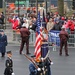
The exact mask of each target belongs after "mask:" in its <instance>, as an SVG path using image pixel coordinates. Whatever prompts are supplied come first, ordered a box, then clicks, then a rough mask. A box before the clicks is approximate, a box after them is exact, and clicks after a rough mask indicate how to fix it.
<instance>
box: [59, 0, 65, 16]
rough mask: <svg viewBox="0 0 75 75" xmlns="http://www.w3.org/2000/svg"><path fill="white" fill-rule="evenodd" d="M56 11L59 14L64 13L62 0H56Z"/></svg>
mask: <svg viewBox="0 0 75 75" xmlns="http://www.w3.org/2000/svg"><path fill="white" fill-rule="evenodd" d="M58 12H59V14H60V15H61V16H63V15H64V0H58Z"/></svg>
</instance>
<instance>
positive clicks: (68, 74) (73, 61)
mask: <svg viewBox="0 0 75 75" xmlns="http://www.w3.org/2000/svg"><path fill="white" fill-rule="evenodd" d="M4 31H5V34H6V35H7V38H8V46H7V48H6V50H7V51H8V50H11V51H12V54H13V56H12V59H13V63H14V65H13V68H14V73H15V75H29V69H28V67H29V64H30V61H28V59H27V58H26V57H25V56H24V55H20V54H19V48H20V42H19V41H13V34H12V29H11V28H9V29H6V30H4ZM49 49H50V55H49V57H50V58H51V59H52V61H53V63H54V64H53V65H51V72H52V75H74V74H75V49H74V48H69V55H70V56H68V57H66V56H65V53H64V50H63V55H62V56H59V48H57V50H56V51H53V49H52V47H50V48H49ZM23 52H24V53H25V47H24V50H23ZM30 53H31V55H33V53H34V46H33V44H30ZM31 55H29V56H31ZM5 60H6V56H5V58H1V57H0V75H3V72H4V69H5Z"/></svg>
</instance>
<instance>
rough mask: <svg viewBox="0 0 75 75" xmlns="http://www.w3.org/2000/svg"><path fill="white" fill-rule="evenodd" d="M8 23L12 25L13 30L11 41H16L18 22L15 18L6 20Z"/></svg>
mask: <svg viewBox="0 0 75 75" xmlns="http://www.w3.org/2000/svg"><path fill="white" fill-rule="evenodd" d="M8 21H9V22H11V23H12V29H13V41H15V40H16V29H17V27H18V25H19V21H18V20H17V17H15V18H14V19H11V18H8Z"/></svg>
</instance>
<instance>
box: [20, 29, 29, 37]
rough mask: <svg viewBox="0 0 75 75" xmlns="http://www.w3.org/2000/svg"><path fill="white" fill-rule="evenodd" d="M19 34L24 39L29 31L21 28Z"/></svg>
mask: <svg viewBox="0 0 75 75" xmlns="http://www.w3.org/2000/svg"><path fill="white" fill-rule="evenodd" d="M20 33H21V37H26V36H29V35H30V31H29V30H28V29H27V28H21V30H20Z"/></svg>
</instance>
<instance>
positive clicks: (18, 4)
mask: <svg viewBox="0 0 75 75" xmlns="http://www.w3.org/2000/svg"><path fill="white" fill-rule="evenodd" d="M19 13H20V11H19V0H18V17H19V15H20V14H19Z"/></svg>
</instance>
